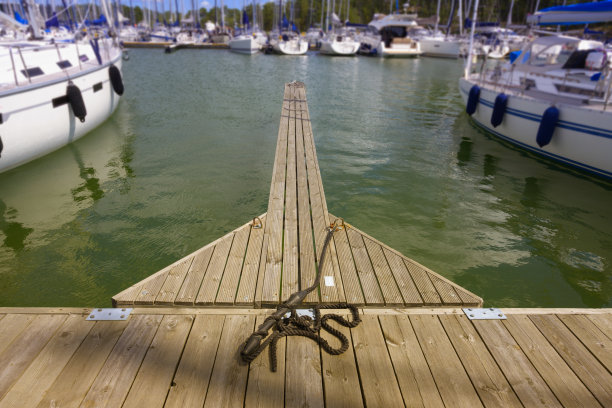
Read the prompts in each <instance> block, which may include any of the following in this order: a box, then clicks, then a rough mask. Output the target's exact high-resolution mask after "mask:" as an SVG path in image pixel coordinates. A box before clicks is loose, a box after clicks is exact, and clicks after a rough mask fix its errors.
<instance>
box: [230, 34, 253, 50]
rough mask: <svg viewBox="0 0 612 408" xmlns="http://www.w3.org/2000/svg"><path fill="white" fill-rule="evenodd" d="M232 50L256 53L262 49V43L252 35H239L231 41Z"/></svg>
mask: <svg viewBox="0 0 612 408" xmlns="http://www.w3.org/2000/svg"><path fill="white" fill-rule="evenodd" d="M229 47H230V50H232V51H233V52H238V53H240V54H255V53H256V52H259V51H260V50H261V44H260V43H259V42H258V41H257V40H256V39H255V38H253V37H252V36H245V37H243V36H238V37H236V38H232V39H231V40H230V42H229Z"/></svg>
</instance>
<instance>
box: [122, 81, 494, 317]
mask: <svg viewBox="0 0 612 408" xmlns="http://www.w3.org/2000/svg"><path fill="white" fill-rule="evenodd" d="M259 218H260V219H261V221H262V224H263V228H259V229H258V228H253V223H247V224H245V225H243V226H242V227H240V228H238V229H236V230H235V231H232V232H230V233H229V234H227V235H226V236H224V237H222V238H220V239H219V240H217V241H215V242H213V243H211V244H209V245H207V246H205V247H203V248H201V249H199V250H198V251H196V252H194V253H193V254H191V255H189V256H187V257H185V258H183V259H181V260H179V261H178V262H176V263H174V264H172V265H170V266H168V267H167V268H165V269H163V270H161V271H159V272H158V273H156V274H154V275H152V276H150V277H149V278H147V279H145V280H143V281H141V282H138V283H136V284H135V285H133V286H132V287H130V288H128V289H126V290H124V291H122V292H121V293H119V294H117V295H115V296H114V297H113V304H114V305H116V306H128V305H180V306H228V305H236V306H249V307H260V306H262V305H264V306H266V305H276V304H278V303H280V302H282V301H283V300H285V299H286V298H287V297H289V295H290V294H291V293H293V292H296V291H297V290H300V289H303V288H305V287H308V286H310V285H311V284H312V282H313V281H314V278H315V275H316V271H317V267H321V268H322V280H321V286H320V288H319V290H318V291H317V292H313V293H311V294H310V295H309V296H308V297H307V298H306V302H305V303H306V304H312V303H336V302H344V301H346V302H349V303H353V304H357V305H365V306H385V305H387V306H478V305H481V304H482V299H481V298H480V297H478V296H476V295H474V294H473V293H471V292H469V291H467V290H466V289H464V288H461V287H460V286H458V285H456V284H454V283H452V282H450V281H449V280H447V279H445V278H443V277H442V276H440V275H438V274H436V273H434V272H433V271H431V270H429V269H427V268H426V267H424V266H422V265H420V264H418V263H416V262H414V261H412V260H410V259H408V258H406V257H405V256H403V255H402V254H400V253H399V252H397V251H395V250H393V249H391V248H389V247H387V246H385V245H384V244H382V243H380V242H378V241H377V240H376V239H374V238H372V237H370V236H368V235H367V234H365V233H363V232H361V231H359V230H358V229H357V228H355V227H354V226H352V225H347V228H344V229H342V230H341V231H338V232H336V233H334V236H333V240H332V241H331V244H330V245H329V250H328V254H327V255H326V258H325V264H324V265H322V266H321V265H318V260H319V258H320V256H321V250H322V246H323V243H324V240H325V236H326V234H327V231H326V227H328V226H329V225H330V223H331V222H333V221H334V220H335V219H336V217H334V216H332V215H330V214H329V212H328V210H327V203H326V200H325V193H324V190H323V182H322V180H321V173H320V170H319V164H318V160H317V155H316V149H315V144H314V139H313V135H312V127H311V124H310V115H309V112H308V105H307V103H306V91H305V89H304V86H303V84H301V83H291V84H287V85H286V86H285V90H284V98H283V106H282V111H281V119H280V126H279V133H278V142H277V146H276V156H275V161H274V168H273V173H272V184H271V188H270V198H269V201H268V211H267V213H266V214H263V215H261V216H260V217H259Z"/></svg>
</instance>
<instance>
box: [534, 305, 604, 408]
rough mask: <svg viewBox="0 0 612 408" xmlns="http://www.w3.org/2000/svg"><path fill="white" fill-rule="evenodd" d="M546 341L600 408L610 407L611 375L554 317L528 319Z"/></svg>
mask: <svg viewBox="0 0 612 408" xmlns="http://www.w3.org/2000/svg"><path fill="white" fill-rule="evenodd" d="M529 318H530V319H531V321H532V322H533V323H534V324H535V325H536V327H537V328H538V330H540V332H542V334H543V335H544V336H545V337H546V340H548V342H549V343H550V344H551V345H552V346H553V347H554V348H555V350H556V351H557V353H559V355H561V357H562V358H563V359H564V360H565V362H566V363H567V364H568V365H569V366H570V367H571V368H572V370H573V371H574V373H575V374H576V375H577V376H578V378H580V380H581V381H582V382H583V383H584V385H586V387H587V388H588V389H589V390H590V391H591V392H592V393H593V395H594V396H595V398H597V400H598V401H599V403H600V404H601V405H602V406H604V407H612V375H610V373H609V372H608V371H607V370H606V369H605V368H604V367H603V366H602V365H601V364H600V363H599V361H597V359H596V358H595V357H594V356H593V355H592V354H591V353H590V352H589V351H588V350H587V349H586V347H584V345H583V344H582V343H581V342H580V340H578V338H576V336H574V335H573V334H572V332H571V331H570V330H569V329H568V328H567V327H566V326H565V325H564V324H563V323H562V322H561V321H560V320H559V318H558V317H556V316H554V315H549V316H546V315H536V316H529Z"/></svg>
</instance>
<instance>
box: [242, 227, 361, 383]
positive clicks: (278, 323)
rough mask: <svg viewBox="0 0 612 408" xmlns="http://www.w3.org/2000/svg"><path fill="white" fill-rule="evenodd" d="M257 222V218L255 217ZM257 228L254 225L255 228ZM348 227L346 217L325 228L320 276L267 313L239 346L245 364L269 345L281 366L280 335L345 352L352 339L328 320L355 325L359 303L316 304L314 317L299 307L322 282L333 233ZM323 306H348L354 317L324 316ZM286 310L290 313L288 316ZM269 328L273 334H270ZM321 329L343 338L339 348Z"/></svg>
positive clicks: (273, 365) (273, 363)
mask: <svg viewBox="0 0 612 408" xmlns="http://www.w3.org/2000/svg"><path fill="white" fill-rule="evenodd" d="M253 223H255V219H253ZM253 228H255V227H253ZM343 228H345V225H344V220H343V219H342V218H336V220H335V221H334V222H333V223H332V224H330V226H329V227H326V228H325V229H326V231H327V235H326V237H325V242H324V243H323V248H322V249H321V257H320V258H319V263H318V267H317V275H316V277H315V280H314V282H313V283H312V285H311V286H309V287H307V288H306V289H303V290H301V291H298V292H295V293H293V294H291V296H289V297H288V298H287V300H285V301H284V302H283V303H282V304H280V305H279V306H277V308H276V312H274V313H273V314H272V315H270V316H268V317H267V318H266V319H265V320H264V322H263V323H262V324H261V325H260V326H259V327H258V328H257V330H255V331H254V332H253V333H252V334H251V335H250V336H249V337H248V338H247V339H246V341H245V342H244V343H243V344H242V346H241V347H240V357H241V358H242V361H244V362H245V363H250V362H251V361H253V360H255V359H256V358H257V356H258V355H259V354H261V352H262V351H263V350H264V349H265V348H266V347H268V346H270V369H271V370H272V372H276V367H277V365H278V362H277V358H276V344H277V343H278V340H279V339H280V338H281V337H287V336H304V337H308V338H309V339H312V340H314V341H316V342H317V344H319V345H320V346H321V348H323V350H325V351H326V352H327V353H329V354H332V355H338V354H342V353H344V352H345V351H346V350H347V349H348V347H349V341H348V339H347V338H346V336H345V335H344V334H342V332H341V331H339V330H337V329H334V328H333V327H331V326H330V325H329V324H328V323H327V320H329V319H332V320H334V321H336V322H338V323H340V324H341V325H343V326H345V327H349V328H352V327H356V326H357V325H358V324H359V323H360V322H361V318H360V317H359V310H358V309H357V306H355V305H350V304H348V303H344V302H343V303H334V304H329V305H315V306H313V307H312V309H313V310H314V320H313V319H311V318H310V317H309V316H299V315H298V313H297V308H298V306H300V305H301V303H302V302H303V301H304V299H305V298H306V296H308V294H309V293H310V292H312V291H313V290H315V289H316V288H317V287H318V286H319V284H320V281H321V273H322V270H323V262H324V259H325V255H326V254H327V248H328V247H329V242H330V241H331V238H332V236H333V235H334V232H336V231H339V230H341V229H343ZM321 309H349V310H350V311H351V315H352V317H353V318H352V320H346V319H345V318H344V317H342V316H340V315H338V314H326V315H325V316H323V317H321ZM287 313H289V316H288V317H287V316H286V315H287ZM270 329H272V334H270V335H268V333H269V331H270ZM321 329H323V330H325V331H327V332H328V333H330V334H331V335H332V336H334V337H336V338H337V339H338V340H340V347H339V348H333V347H332V346H330V345H329V343H328V342H327V340H325V339H324V338H322V337H321Z"/></svg>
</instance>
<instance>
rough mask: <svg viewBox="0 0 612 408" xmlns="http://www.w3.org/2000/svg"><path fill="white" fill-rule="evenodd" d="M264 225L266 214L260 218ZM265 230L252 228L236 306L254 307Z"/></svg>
mask: <svg viewBox="0 0 612 408" xmlns="http://www.w3.org/2000/svg"><path fill="white" fill-rule="evenodd" d="M259 219H260V220H261V222H262V224H263V225H265V222H266V217H265V214H264V215H262V216H260V217H259ZM263 236H264V228H263V227H262V228H251V234H250V235H249V243H248V245H247V253H246V255H245V258H244V266H243V267H242V275H241V276H240V283H239V284H238V293H237V294H236V305H252V304H254V302H255V288H256V287H257V282H258V278H259V270H260V269H259V264H260V261H261V258H262V252H263V251H262V249H263Z"/></svg>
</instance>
